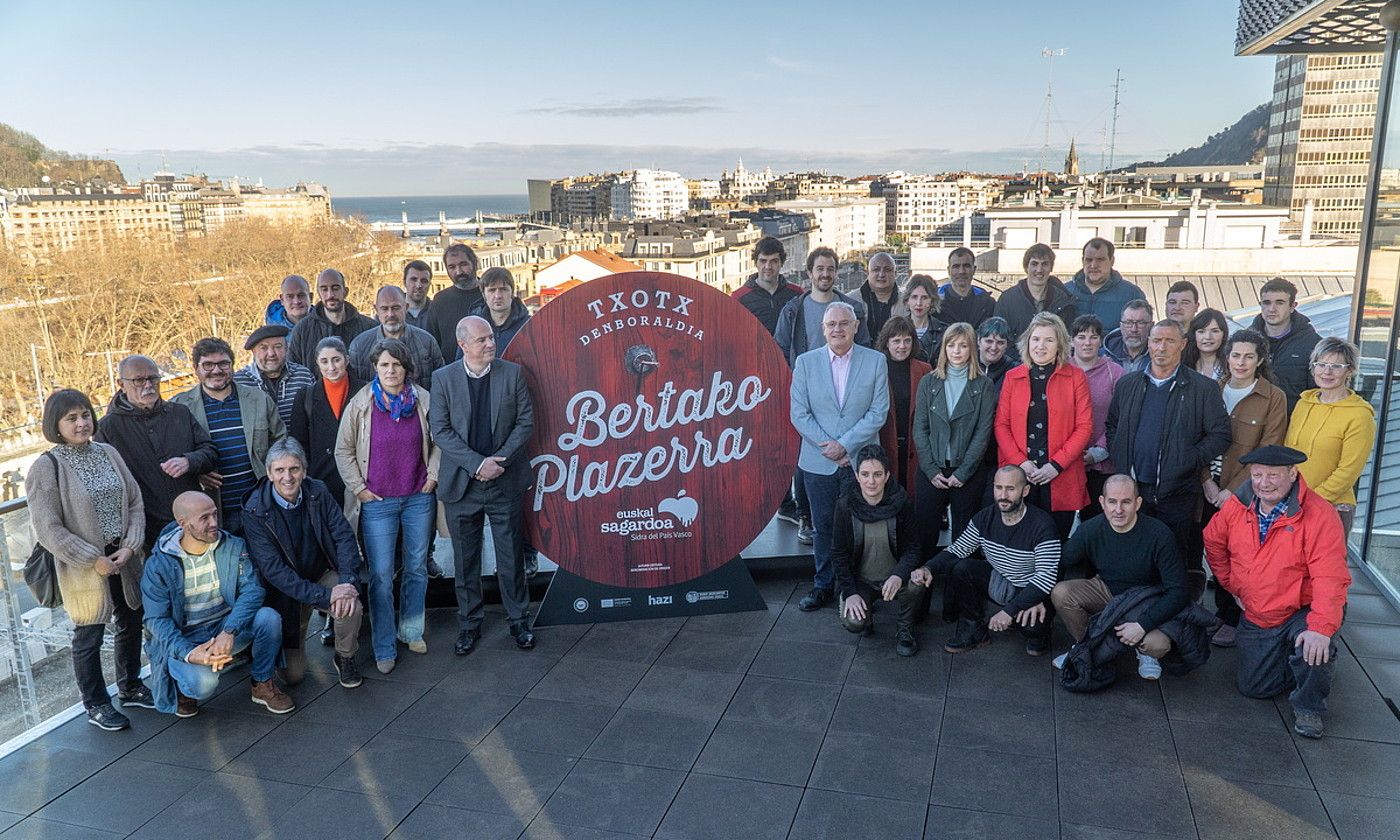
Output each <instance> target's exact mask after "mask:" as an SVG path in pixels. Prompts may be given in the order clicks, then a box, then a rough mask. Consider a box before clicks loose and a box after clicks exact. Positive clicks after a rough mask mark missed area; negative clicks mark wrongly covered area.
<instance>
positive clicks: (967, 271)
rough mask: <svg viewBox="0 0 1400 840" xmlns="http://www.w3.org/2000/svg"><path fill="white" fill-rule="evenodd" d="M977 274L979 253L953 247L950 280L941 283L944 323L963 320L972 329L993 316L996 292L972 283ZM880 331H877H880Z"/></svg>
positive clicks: (939, 306) (939, 288)
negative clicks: (994, 293)
mask: <svg viewBox="0 0 1400 840" xmlns="http://www.w3.org/2000/svg"><path fill="white" fill-rule="evenodd" d="M976 274H977V255H976V254H974V253H972V249H971V248H954V249H953V250H952V251H951V252H950V253H949V254H948V282H947V283H944V284H943V285H942V286H939V287H938V297H939V298H941V299H942V300H940V301H939V304H938V319H939V320H940V321H942V322H943V323H945V324H956V323H959V322H962V323H964V324H971V325H972V328H973V329H977V328H978V327H980V326H982V322H983V321H985V320H987V319H988V318H990V317H992V315H993V314H994V313H995V311H996V306H997V299H996V296H995V295H993V294H992V293H991V292H988V291H987V290H985V289H979V288H978V287H976V286H974V285H972V278H973V277H974V276H975V275H976ZM877 335H878V333H877Z"/></svg>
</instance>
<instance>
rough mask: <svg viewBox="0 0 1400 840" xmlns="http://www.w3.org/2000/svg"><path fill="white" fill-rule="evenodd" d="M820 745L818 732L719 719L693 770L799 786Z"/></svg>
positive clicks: (807, 773) (804, 781) (805, 779)
mask: <svg viewBox="0 0 1400 840" xmlns="http://www.w3.org/2000/svg"><path fill="white" fill-rule="evenodd" d="M821 745H822V733H821V732H819V731H811V730H801V729H784V728H780V727H774V726H763V725H761V724H755V723H743V722H735V721H726V720H721V721H720V724H719V726H717V727H715V731H714V733H713V734H711V735H710V740H709V742H708V743H707V744H705V749H704V751H703V752H701V753H700V758H699V759H698V760H697V761H696V763H695V768H694V770H695V772H698V773H710V774H714V775H719V776H728V777H732V778H737V779H751V780H754V781H760V782H774V783H777V784H784V785H797V786H803V785H806V784H807V779H808V777H809V776H811V774H812V767H813V765H815V764H816V761H817V753H818V752H819V751H820V749H821Z"/></svg>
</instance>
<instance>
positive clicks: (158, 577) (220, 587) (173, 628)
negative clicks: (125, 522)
mask: <svg viewBox="0 0 1400 840" xmlns="http://www.w3.org/2000/svg"><path fill="white" fill-rule="evenodd" d="M171 508H172V512H173V513H174V514H175V521H174V522H172V523H171V524H170V525H168V526H166V528H165V530H164V531H163V532H162V533H161V535H160V537H159V538H158V539H157V540H156V545H155V548H154V550H152V552H151V555H150V557H148V558H146V569H145V572H144V573H143V575H142V577H141V600H142V602H143V604H144V606H145V610H146V619H145V623H146V629H147V630H148V631H149V632H150V639H149V640H148V641H147V642H146V656H147V658H148V659H149V660H150V662H151V679H150V685H151V690H152V694H154V695H155V701H156V709H157V710H159V711H162V712H165V713H167V714H169V713H170V712H174V713H175V714H176V715H178V716H179V717H182V718H187V717H194V716H195V715H196V714H198V713H199V703H200V701H201V700H207V699H209V698H210V697H213V696H214V692H215V691H217V690H218V687H219V676H220V673H219V672H220V671H222V670H223V669H224V667H225V666H226V665H228V664H229V662H230V661H232V659H233V657H234V654H237V653H239V652H241V651H244V650H246V649H248V648H250V647H251V648H252V654H253V690H252V701H253V702H254V703H257V704H258V705H260V706H264V707H266V708H267V710H268V711H270V712H273V713H274V714H279V715H283V714H286V713H288V712H290V711H292V710H293V709H295V708H296V704H295V703H293V702H292V698H290V697H288V696H287V694H286V693H285V692H283V691H282V689H281V688H279V687H278V685H277V682H276V681H275V680H274V679H273V671H274V669H275V668H276V666H277V657H278V655H279V654H280V653H281V650H282V617H281V616H279V615H278V614H277V612H276V611H275V610H272V609H270V608H268V607H264V606H263V587H262V584H261V583H260V582H259V581H258V573H257V571H256V569H254V567H253V562H252V561H251V560H249V559H248V551H247V549H246V548H245V547H244V543H243V539H242V538H241V537H236V536H234V535H232V534H229V533H227V532H226V531H222V530H220V528H219V508H218V506H217V505H215V504H214V500H213V499H211V498H209V497H208V496H206V495H204V494H203V493H200V492H197V491H190V492H186V493H181V494H180V495H179V496H177V497H176V499H175V502H174V504H173V505H172V506H171Z"/></svg>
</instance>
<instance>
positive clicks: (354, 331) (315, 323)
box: [287, 268, 375, 368]
mask: <svg viewBox="0 0 1400 840" xmlns="http://www.w3.org/2000/svg"><path fill="white" fill-rule="evenodd" d="M345 295H346V285H345V275H344V274H341V273H340V272H339V271H336V270H335V269H334V268H328V269H326V270H325V271H322V272H321V273H320V274H318V275H316V296H317V297H318V298H320V299H321V302H320V303H318V304H316V305H315V306H313V307H312V308H311V313H310V314H309V315H307V316H306V317H305V318H302V319H301V320H300V321H298V322H297V325H296V326H295V327H292V332H291V335H289V336H287V356H288V357H289V358H290V359H291V360H292V361H294V362H296V363H297V364H299V365H302V366H304V367H307V368H314V367H316V345H317V344H320V343H321V339H323V338H329V337H330V336H335V337H336V338H338V339H340V340H341V341H343V342H345V346H346V347H349V346H350V342H352V341H354V340H355V336H357V335H359V334H360V333H362V332H364V331H365V330H370V329H374V327H375V323H374V319H373V318H370V317H369V316H367V315H361V314H360V313H359V311H358V310H356V309H355V307H353V306H351V305H350V301H348V300H346V299H345Z"/></svg>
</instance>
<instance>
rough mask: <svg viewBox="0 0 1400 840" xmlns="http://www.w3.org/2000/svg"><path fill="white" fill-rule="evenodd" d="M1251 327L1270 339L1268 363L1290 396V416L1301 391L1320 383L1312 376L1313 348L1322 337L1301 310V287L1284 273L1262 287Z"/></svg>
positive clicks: (1280, 385)
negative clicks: (1299, 289)
mask: <svg viewBox="0 0 1400 840" xmlns="http://www.w3.org/2000/svg"><path fill="white" fill-rule="evenodd" d="M1249 328H1250V329H1252V330H1254V331H1255V332H1259V333H1263V334H1264V336H1265V337H1266V338H1268V339H1269V366H1270V367H1272V368H1273V370H1274V378H1275V379H1276V380H1277V381H1278V386H1279V387H1280V388H1282V389H1283V394H1284V396H1286V397H1287V398H1288V413H1289V415H1290V416H1291V415H1292V414H1293V406H1295V405H1297V404H1298V395H1299V394H1301V393H1303V392H1304V391H1306V390H1308V389H1309V388H1316V387H1317V386H1316V384H1314V383H1313V379H1312V351H1313V347H1314V346H1316V345H1317V343H1318V342H1319V341H1321V340H1322V336H1320V335H1318V334H1317V329H1316V328H1314V327H1313V325H1312V321H1310V320H1308V316H1306V315H1303V314H1300V313H1299V312H1298V287H1297V286H1295V285H1293V284H1292V283H1290V282H1288V281H1287V280H1285V279H1283V278H1282V277H1275V278H1274V279H1272V280H1270V281H1269V282H1267V283H1265V284H1264V285H1263V286H1262V287H1260V289H1259V315H1258V316H1257V317H1256V318H1255V319H1254V322H1253V323H1251V324H1250V325H1249Z"/></svg>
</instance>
